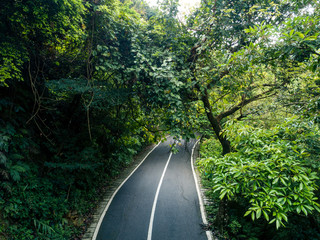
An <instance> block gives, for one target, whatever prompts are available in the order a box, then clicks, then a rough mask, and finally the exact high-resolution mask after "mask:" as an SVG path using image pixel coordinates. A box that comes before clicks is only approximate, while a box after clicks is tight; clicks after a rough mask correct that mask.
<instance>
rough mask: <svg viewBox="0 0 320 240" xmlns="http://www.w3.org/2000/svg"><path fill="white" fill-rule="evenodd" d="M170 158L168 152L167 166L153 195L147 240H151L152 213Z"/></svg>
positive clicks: (154, 209)
mask: <svg viewBox="0 0 320 240" xmlns="http://www.w3.org/2000/svg"><path fill="white" fill-rule="evenodd" d="M171 157H172V152H170V156H169V158H168V161H167V164H166V166H165V167H164V169H163V172H162V176H161V178H160V182H159V184H158V188H157V192H156V195H155V197H154V200H153V206H152V211H151V216H150V222H149V228H148V238H147V240H151V238H152V228H153V220H154V213H155V211H156V207H157V201H158V197H159V192H160V188H161V185H162V182H163V178H164V175H165V174H166V171H167V168H168V165H169V162H170V160H171Z"/></svg>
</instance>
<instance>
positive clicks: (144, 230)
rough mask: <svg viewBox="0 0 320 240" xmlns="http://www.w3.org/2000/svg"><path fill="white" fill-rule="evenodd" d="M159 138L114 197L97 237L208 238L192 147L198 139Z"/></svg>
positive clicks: (149, 239) (137, 239) (117, 239)
mask: <svg viewBox="0 0 320 240" xmlns="http://www.w3.org/2000/svg"><path fill="white" fill-rule="evenodd" d="M173 143H174V140H173V139H172V138H168V140H167V141H165V142H162V143H160V144H158V145H157V146H156V147H155V148H154V149H153V150H152V151H151V152H150V153H149V155H147V157H146V158H145V159H144V161H143V162H142V163H141V165H140V166H139V167H138V168H137V169H136V170H135V171H134V172H133V173H132V174H131V175H130V176H129V177H128V178H127V179H126V181H124V183H123V184H122V185H121V186H120V187H119V188H118V190H117V191H116V192H115V194H114V197H113V198H112V199H111V200H110V202H109V204H108V205H107V207H106V209H105V211H104V213H103V214H102V216H101V219H100V221H99V223H98V226H97V228H96V232H95V234H94V236H93V240H171V239H172V240H180V239H181V240H207V239H208V237H207V234H206V231H205V230H203V228H202V227H201V226H202V225H203V224H204V223H205V221H206V220H205V219H204V216H203V213H202V214H201V209H200V204H199V198H200V197H199V196H200V195H199V193H198V192H199V190H197V185H196V181H195V178H194V171H193V168H192V164H191V161H192V152H193V149H194V146H195V144H196V141H195V140H192V141H190V142H188V143H186V142H185V141H184V140H181V141H180V142H179V143H178V144H177V148H178V150H179V151H178V152H177V153H176V154H173V153H172V152H171V151H170V149H171V148H170V145H172V144H173Z"/></svg>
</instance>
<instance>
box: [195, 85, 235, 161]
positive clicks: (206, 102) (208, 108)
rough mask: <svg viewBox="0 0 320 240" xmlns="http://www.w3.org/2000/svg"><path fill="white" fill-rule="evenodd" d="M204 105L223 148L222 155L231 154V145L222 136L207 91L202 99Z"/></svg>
mask: <svg viewBox="0 0 320 240" xmlns="http://www.w3.org/2000/svg"><path fill="white" fill-rule="evenodd" d="M201 100H202V102H203V104H204V108H205V111H206V114H207V117H208V120H209V122H210V124H211V127H212V129H213V131H214V132H215V134H216V136H217V138H218V140H219V141H220V143H221V146H222V155H225V154H227V153H229V152H231V144H230V142H229V141H228V140H227V138H226V137H224V136H222V127H221V125H220V121H219V120H218V119H217V118H215V117H214V115H213V113H212V108H211V105H210V102H209V98H208V93H207V90H205V93H204V95H203V96H202V98H201Z"/></svg>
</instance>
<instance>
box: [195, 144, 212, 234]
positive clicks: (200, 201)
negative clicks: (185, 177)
mask: <svg viewBox="0 0 320 240" xmlns="http://www.w3.org/2000/svg"><path fill="white" fill-rule="evenodd" d="M199 141H200V139H198V140H197V141H196V143H195V144H194V145H193V148H192V151H191V168H192V173H193V177H194V181H195V184H196V188H197V193H198V198H199V205H200V212H201V217H202V222H203V224H204V225H207V224H208V220H207V214H206V211H205V208H204V204H203V200H202V197H201V192H200V187H199V183H198V179H197V175H196V171H195V170H194V165H193V161H194V160H193V154H194V149H195V148H196V146H197V144H198V143H199ZM206 234H207V238H208V240H212V234H211V231H206Z"/></svg>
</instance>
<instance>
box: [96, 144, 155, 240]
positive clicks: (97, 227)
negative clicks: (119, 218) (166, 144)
mask: <svg viewBox="0 0 320 240" xmlns="http://www.w3.org/2000/svg"><path fill="white" fill-rule="evenodd" d="M160 143H161V141H160V142H159V143H158V144H157V145H156V146H155V147H154V148H153V149H152V150H151V151H150V152H148V154H147V155H146V156H145V157H144V159H143V160H142V161H141V162H140V163H139V165H138V166H137V167H136V168H135V169H134V170H133V171H132V172H131V174H130V175H129V176H128V177H127V178H126V179H125V180H124V181H123V182H122V183H121V185H120V186H119V187H118V188H117V190H116V191H115V192H114V193H113V195H112V196H111V198H110V200H109V202H108V204H107V206H106V207H105V209H104V211H103V213H102V214H101V216H100V219H99V222H98V224H97V226H96V229H95V231H94V234H93V237H92V240H96V239H97V236H98V232H99V229H100V227H101V224H102V221H103V219H104V217H105V215H106V213H107V211H108V208H109V206H110V204H111V202H112V200H113V199H114V197H115V195H116V194H117V193H118V191H119V190H120V188H121V187H122V186H123V184H125V183H126V181H127V180H128V179H129V178H130V177H131V176H132V175H133V174H134V172H135V171H136V170H137V169H138V168H139V167H140V165H141V164H142V163H143V162H144V161H145V160H146V159H147V157H148V156H149V155H150V153H152V152H153V150H154V149H156V148H157V147H158V146H159V145H160Z"/></svg>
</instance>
